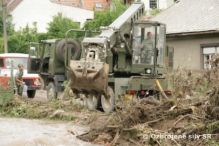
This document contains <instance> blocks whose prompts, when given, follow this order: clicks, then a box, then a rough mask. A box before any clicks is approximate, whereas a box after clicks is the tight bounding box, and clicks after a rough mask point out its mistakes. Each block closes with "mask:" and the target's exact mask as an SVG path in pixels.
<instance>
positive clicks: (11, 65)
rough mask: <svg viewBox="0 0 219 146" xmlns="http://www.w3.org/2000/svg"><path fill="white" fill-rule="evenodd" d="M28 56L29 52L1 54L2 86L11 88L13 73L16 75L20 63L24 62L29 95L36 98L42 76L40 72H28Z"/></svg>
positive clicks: (24, 79)
mask: <svg viewBox="0 0 219 146" xmlns="http://www.w3.org/2000/svg"><path fill="white" fill-rule="evenodd" d="M28 58H29V55H28V54H22V53H3V54H0V86H2V87H4V88H9V87H10V86H9V85H10V78H11V75H12V74H13V76H15V74H16V73H17V71H18V64H22V65H23V66H24V75H23V81H24V83H25V85H26V86H27V96H28V97H29V98H34V97H35V94H36V90H37V89H40V86H41V84H40V77H39V75H38V74H29V73H28V72H27V66H28ZM13 79H14V78H13Z"/></svg>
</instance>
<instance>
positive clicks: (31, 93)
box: [27, 90, 36, 98]
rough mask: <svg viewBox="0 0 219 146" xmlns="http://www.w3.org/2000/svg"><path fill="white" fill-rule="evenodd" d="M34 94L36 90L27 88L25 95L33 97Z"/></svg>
mask: <svg viewBox="0 0 219 146" xmlns="http://www.w3.org/2000/svg"><path fill="white" fill-rule="evenodd" d="M35 95H36V90H27V97H28V98H34V97H35Z"/></svg>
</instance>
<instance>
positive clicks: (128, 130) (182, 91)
mask: <svg viewBox="0 0 219 146" xmlns="http://www.w3.org/2000/svg"><path fill="white" fill-rule="evenodd" d="M218 62H219V56H215V58H213V59H212V61H211V66H212V68H211V69H210V70H207V71H204V72H203V73H198V72H192V71H188V70H187V71H186V70H177V71H176V72H174V73H173V74H172V79H173V80H172V83H173V87H174V90H173V95H172V97H169V99H161V100H157V99H156V98H155V97H148V98H145V99H141V100H138V101H135V102H132V103H129V104H128V105H127V104H126V105H119V106H118V107H117V108H116V111H115V112H114V113H112V115H110V116H107V115H105V116H99V117H97V118H94V120H93V121H91V123H90V125H91V130H90V131H89V132H88V133H86V134H83V135H80V136H78V137H79V138H80V139H82V140H84V141H89V142H93V143H97V144H104V145H122V146H124V145H127V146H129V145H139V146H141V145H158V146H160V145H169V146H171V145H174V146H175V145H178V146H180V145H202V146H205V145H206V146H207V145H219V70H218V66H217V65H218ZM103 123H104V124H103Z"/></svg>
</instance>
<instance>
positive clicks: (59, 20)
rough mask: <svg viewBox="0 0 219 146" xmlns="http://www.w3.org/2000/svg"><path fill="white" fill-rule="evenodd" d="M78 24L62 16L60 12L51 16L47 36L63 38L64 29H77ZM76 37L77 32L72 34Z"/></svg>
mask: <svg viewBox="0 0 219 146" xmlns="http://www.w3.org/2000/svg"><path fill="white" fill-rule="evenodd" d="M79 28H80V24H79V23H77V22H74V21H72V20H71V19H69V18H66V17H63V16H62V14H61V13H59V14H58V15H56V16H54V17H53V21H52V22H50V23H49V27H48V36H49V38H64V37H65V33H66V31H68V30H69V29H79ZM73 37H77V33H74V34H73Z"/></svg>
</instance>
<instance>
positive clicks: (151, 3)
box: [141, 0, 176, 10]
mask: <svg viewBox="0 0 219 146" xmlns="http://www.w3.org/2000/svg"><path fill="white" fill-rule="evenodd" d="M141 1H142V2H143V3H144V4H145V9H146V10H150V9H154V8H156V9H166V8H168V7H170V6H171V5H173V4H174V1H176V0H141Z"/></svg>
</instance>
